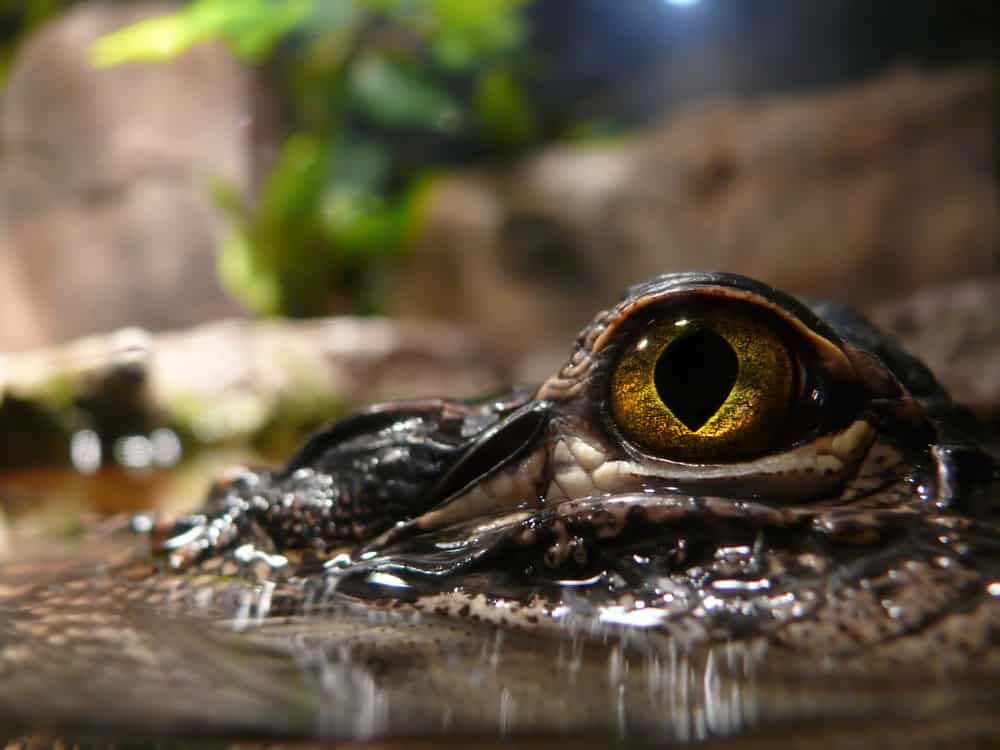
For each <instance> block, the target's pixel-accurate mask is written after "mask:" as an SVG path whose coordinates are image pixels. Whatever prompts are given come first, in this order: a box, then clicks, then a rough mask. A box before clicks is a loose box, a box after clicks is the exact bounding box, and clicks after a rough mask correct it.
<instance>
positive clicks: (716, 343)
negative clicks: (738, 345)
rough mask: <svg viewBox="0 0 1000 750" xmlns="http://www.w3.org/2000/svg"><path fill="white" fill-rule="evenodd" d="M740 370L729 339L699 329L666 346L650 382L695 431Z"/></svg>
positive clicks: (670, 406) (716, 406)
mask: <svg viewBox="0 0 1000 750" xmlns="http://www.w3.org/2000/svg"><path fill="white" fill-rule="evenodd" d="M739 370H740V361H739V358H738V357H737V356H736V352H734V351H733V348H732V347H731V346H730V345H729V342H728V341H726V340H725V339H724V338H722V336H720V335H719V334H717V333H715V332H714V331H710V330H707V329H701V330H696V331H692V332H691V333H689V334H688V335H686V336H683V337H681V338H679V339H677V340H676V341H674V342H673V343H672V344H670V346H668V347H667V348H666V350H665V351H664V352H663V354H661V355H660V358H659V359H658V360H657V362H656V369H655V370H654V371H653V383H654V385H655V386H656V393H657V395H659V397H660V400H661V401H662V402H663V403H664V404H665V405H666V407H667V408H668V409H670V411H672V412H673V413H674V416H676V417H677V418H678V419H679V420H680V421H681V422H683V423H684V425H685V426H686V427H687V428H688V429H689V430H691V431H692V432H694V431H696V430H698V429H699V428H701V426H702V425H704V424H705V422H707V421H708V420H709V419H711V418H712V415H713V414H715V412H717V411H718V410H719V407H720V406H722V404H723V403H725V400H726V398H727V397H728V396H729V392H730V391H732V390H733V385H734V384H735V383H736V376H737V375H738V374H739Z"/></svg>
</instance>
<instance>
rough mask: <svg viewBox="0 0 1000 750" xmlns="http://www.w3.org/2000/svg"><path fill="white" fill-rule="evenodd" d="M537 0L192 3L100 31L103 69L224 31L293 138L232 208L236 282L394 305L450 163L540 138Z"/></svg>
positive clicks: (228, 275)
mask: <svg viewBox="0 0 1000 750" xmlns="http://www.w3.org/2000/svg"><path fill="white" fill-rule="evenodd" d="M530 1H531V0H285V1H283V2H279V1H278V0H193V1H192V2H191V3H189V4H188V5H186V6H184V7H183V8H181V9H180V10H178V11H176V12H174V13H171V14H168V15H164V16H159V17H155V18H150V19H148V20H144V21H142V22H140V23H137V24H134V25H132V26H129V27H127V28H125V29H122V30H120V31H117V32H114V33H112V34H109V35H107V36H105V37H103V38H101V39H99V40H98V41H97V43H96V44H95V46H94V48H93V61H94V63H95V64H96V65H98V66H109V65H117V64H120V63H125V62H132V61H156V60H164V59H169V58H171V57H173V56H175V55H177V54H180V53H182V52H183V51H184V50H186V49H188V48H189V47H191V46H192V45H195V44H198V43H200V42H203V41H207V40H212V39H221V40H223V41H225V42H226V43H227V44H228V45H229V46H230V48H231V49H232V50H233V51H234V52H235V54H237V55H238V56H239V57H241V58H242V59H244V60H246V61H249V62H251V63H253V64H255V65H257V66H258V70H259V74H260V75H262V76H264V78H265V80H267V81H268V83H269V85H270V86H271V87H272V88H273V89H274V90H277V91H278V92H280V93H281V95H282V96H283V97H284V102H283V104H284V106H285V107H286V109H287V112H285V115H286V118H287V120H288V123H289V125H290V127H288V130H289V131H290V132H289V135H288V136H287V137H286V138H285V140H284V142H283V143H282V145H281V147H280V150H279V153H278V154H277V157H276V158H275V160H274V162H273V163H272V164H271V165H270V169H269V173H268V174H267V175H266V176H265V177H264V178H263V180H262V181H261V184H260V185H259V186H257V190H256V191H255V192H256V195H254V196H253V197H252V198H247V197H245V196H243V195H241V194H240V193H239V192H238V191H236V190H234V189H233V188H232V187H231V186H225V185H218V186H216V190H215V193H216V197H217V200H218V201H219V203H220V205H222V206H223V207H224V208H225V210H226V212H227V214H228V215H229V216H230V217H231V218H232V219H233V230H232V232H231V234H230V235H229V237H228V239H227V240H226V241H225V243H224V245H223V247H222V248H221V252H220V258H219V269H220V274H221V278H222V279H223V282H224V283H225V284H226V286H227V287H228V288H229V289H230V290H231V291H232V292H234V293H235V294H236V295H237V296H238V297H240V298H241V299H242V300H243V301H244V302H246V303H247V304H249V305H250V306H251V307H252V308H253V309H255V310H257V311H258V312H261V313H265V314H292V315H310V314H317V313H322V312H324V311H326V310H328V309H329V308H330V307H331V306H332V305H333V304H334V303H336V304H338V306H340V307H343V305H344V303H349V304H350V305H351V306H352V307H353V309H356V310H361V311H372V310H377V309H379V308H380V307H381V306H382V304H383V302H384V295H385V293H386V290H387V289H388V282H389V280H390V279H391V275H392V272H393V270H394V269H395V268H396V267H397V266H398V259H399V258H400V256H401V253H403V252H404V251H405V248H406V245H407V240H408V238H410V237H411V236H412V235H413V233H414V232H416V231H419V223H420V215H421V210H420V208H421V205H422V203H423V201H422V197H423V196H424V195H425V194H426V186H427V185H428V183H429V181H430V179H431V178H432V177H433V175H434V173H435V172H437V171H439V170H440V169H441V168H442V167H444V166H446V165H448V164H451V163H456V162H461V161H468V160H470V159H474V158H479V159H482V158H487V159H488V158H496V157H498V156H506V155H510V154H511V153H512V152H515V151H516V150H518V149H522V148H524V147H526V146H528V145H530V144H531V143H533V142H535V141H537V140H538V139H539V138H540V134H539V127H538V126H537V123H536V114H535V111H534V108H533V106H532V102H531V101H530V97H529V96H528V95H527V94H526V86H525V81H526V79H527V78H528V77H529V76H530V72H531V71H530V55H527V54H525V52H526V48H527V41H528V32H529V29H527V28H526V24H527V22H526V17H525V15H524V8H525V6H526V5H528V4H529V2H530Z"/></svg>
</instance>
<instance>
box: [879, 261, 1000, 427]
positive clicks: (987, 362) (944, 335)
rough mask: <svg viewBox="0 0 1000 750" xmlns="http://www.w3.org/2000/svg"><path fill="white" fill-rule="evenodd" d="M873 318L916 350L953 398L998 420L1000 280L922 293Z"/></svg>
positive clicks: (891, 304)
mask: <svg viewBox="0 0 1000 750" xmlns="http://www.w3.org/2000/svg"><path fill="white" fill-rule="evenodd" d="M872 319H873V320H874V321H875V322H876V323H877V324H878V325H879V326H881V327H882V328H883V329H884V330H886V331H889V332H890V333H892V334H894V335H895V336H897V337H898V338H899V339H900V340H901V341H902V342H903V344H904V345H905V346H906V347H907V348H908V349H909V350H910V351H913V352H918V353H919V354H920V358H921V359H922V360H923V361H924V362H925V363H926V364H927V366H928V367H930V368H931V370H933V371H934V374H935V375H936V376H937V377H938V378H939V379H940V380H941V382H942V383H943V384H944V386H945V387H946V388H947V389H948V390H949V391H950V392H951V394H952V396H953V397H954V398H955V399H956V400H958V401H960V402H961V403H963V404H965V405H967V406H969V407H971V408H972V409H974V410H975V411H977V412H979V413H980V414H981V415H983V416H984V417H987V418H989V419H991V420H993V421H994V422H1000V276H998V277H994V278H990V279H980V280H970V281H963V282H958V283H955V284H947V285H943V286H940V287H935V288H932V289H925V290H921V291H919V292H916V293H914V294H912V295H910V296H909V297H907V298H904V299H900V300H896V301H894V302H887V303H884V304H882V305H878V306H877V307H875V308H874V309H873V310H872Z"/></svg>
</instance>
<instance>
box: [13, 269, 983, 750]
mask: <svg viewBox="0 0 1000 750" xmlns="http://www.w3.org/2000/svg"><path fill="white" fill-rule="evenodd" d="M998 474H1000V472H998V469H997V464H996V462H995V460H994V458H993V457H991V455H990V454H989V452H988V451H987V450H985V449H984V448H983V447H982V443H981V428H980V426H979V425H978V424H977V423H976V421H975V419H974V418H973V417H972V416H971V415H970V414H969V413H968V412H966V411H965V410H964V409H963V408H962V407H960V406H958V405H956V404H955V403H953V402H952V401H951V399H950V398H949V396H948V394H947V393H946V392H945V391H944V390H943V389H942V388H941V386H940V385H939V384H938V383H937V381H936V380H935V379H934V377H933V375H932V374H931V373H930V372H929V371H928V369H927V368H926V367H925V366H924V365H923V364H921V363H920V361H919V360H917V359H916V358H914V357H913V356H911V355H910V354H908V353H906V352H905V351H903V350H902V349H901V348H900V347H899V346H898V345H897V344H896V343H894V342H893V341H892V340H891V339H889V338H887V337H886V336H884V335H882V334H881V333H880V332H879V331H878V330H876V329H875V328H874V327H873V326H872V325H871V324H870V323H868V322H867V321H866V320H864V319H863V318H861V317H860V316H858V315H856V314H855V313H853V312H851V311H850V310H848V309H846V308H843V307H840V306H837V305H834V304H829V303H814V304H812V305H809V306H807V305H806V304H803V303H802V302H800V301H797V300H795V299H793V298H792V297H790V296H788V295H785V294H783V293H781V292H779V291H777V290H775V289H772V288H770V287H767V286H765V285H763V284H761V283H758V282H756V281H753V280H751V279H748V278H745V277H741V276H735V275H731V274H722V273H686V274H671V275H666V276H661V277H657V278H654V279H652V280H650V281H648V282H645V283H642V284H639V285H636V286H634V287H632V288H630V289H629V290H628V291H627V292H626V294H625V295H624V296H623V298H622V299H621V301H620V302H619V303H618V304H616V305H615V306H613V307H611V308H609V309H607V310H605V311H602V312H600V313H599V314H598V315H597V316H596V317H595V318H594V320H593V321H592V322H591V324H590V325H588V326H587V327H586V328H585V329H584V330H583V331H582V332H581V333H580V335H579V336H578V338H577V339H576V342H575V344H574V346H573V349H572V352H571V354H570V357H569V359H568V361H567V362H566V364H565V365H564V366H562V367H561V368H560V369H559V370H558V371H557V372H556V373H555V374H553V375H552V376H551V377H550V378H548V379H547V380H546V381H545V382H543V383H542V385H541V386H540V387H538V388H534V389H516V390H513V391H510V392H508V393H503V394H496V395H492V396H490V397H487V398H485V399H482V400H478V401H456V400H450V399H422V400H411V401H404V402H395V403H386V404H377V405H374V406H369V407H367V408H364V409H362V410H360V411H358V412H356V413H354V414H352V415H349V416H347V417H346V418H344V419H342V420H340V421H338V422H336V423H335V424H333V425H331V426H329V427H327V428H325V429H324V430H322V431H320V432H319V433H317V434H315V435H314V436H313V437H312V438H310V439H309V440H308V441H307V442H306V444H305V445H304V446H303V447H302V448H301V450H300V451H299V452H298V453H297V454H296V455H294V456H293V457H292V458H291V459H290V460H289V461H288V463H287V464H286V465H285V466H284V467H282V468H280V469H277V470H266V469H258V468H248V467H237V468H234V469H233V470H232V471H230V472H228V473H227V475H226V476H225V477H222V478H220V479H219V480H218V481H217V482H216V483H215V485H214V486H213V487H212V489H211V491H210V492H209V493H208V497H207V499H206V501H205V503H204V506H203V508H202V509H201V511H200V512H199V513H197V514H194V515H190V516H182V517H175V516H170V515H165V514H157V513H147V514H140V515H137V516H134V517H133V518H131V519H130V520H129V521H128V522H127V523H120V524H118V525H117V526H115V528H112V529H108V528H102V529H101V530H99V531H95V532H94V533H91V534H89V535H88V536H87V537H86V538H85V540H81V543H80V544H79V547H78V549H76V550H75V551H74V553H73V554H71V555H63V556H62V557H56V558H54V559H53V558H49V559H38V560H32V559H31V556H30V555H29V556H26V558H25V559H24V560H19V561H18V562H16V563H10V564H7V565H6V566H5V567H3V568H2V569H0V675H2V677H3V679H2V681H0V722H3V724H4V726H5V728H6V729H7V731H8V733H16V732H24V731H35V730H38V729H39V728H42V729H48V730H52V731H58V732H62V733H64V734H66V733H68V734H69V735H72V734H73V733H77V734H79V735H80V736H87V737H115V738H122V737H138V738H146V739H149V738H151V737H157V738H159V741H163V738H175V739H177V738H186V739H190V738H203V739H204V738H228V737H238V738H258V739H259V738H274V737H279V738H283V739H298V740H304V739H316V738H332V739H352V738H371V737H378V738H392V737H401V736H405V737H414V736H417V737H437V738H441V737H445V736H448V737H470V736H475V737H478V738H480V739H482V738H487V739H489V738H509V737H520V738H526V737H528V738H548V739H549V740H551V739H552V738H554V737H561V738H566V737H569V738H577V739H578V740H580V741H583V742H584V744H586V743H590V742H598V743H599V744H600V743H604V742H606V741H608V740H613V739H617V740H624V741H629V742H636V741H649V742H662V741H671V742H672V741H692V740H705V741H708V740H713V738H714V741H719V742H721V741H732V742H743V741H745V742H748V743H752V742H754V741H761V738H766V737H767V736H770V735H768V733H777V734H775V735H773V736H778V737H785V738H798V740H797V741H801V742H803V743H806V742H807V743H809V744H810V746H812V747H822V746H827V745H824V744H822V742H826V741H829V743H830V744H829V746H835V745H836V743H837V742H838V741H839V742H843V741H844V739H845V738H852V737H854V738H856V737H859V736H861V735H859V734H858V733H859V732H860V733H861V734H863V736H864V737H866V738H868V740H870V741H871V742H872V744H879V742H881V741H882V740H878V739H873V738H875V737H876V736H881V735H884V733H885V732H887V731H891V732H894V733H895V734H894V735H893V736H895V737H897V738H898V737H899V736H903V735H900V734H899V733H900V732H902V733H904V734H905V736H906V737H909V738H910V739H913V738H917V737H924V738H931V739H932V740H934V741H939V740H941V738H942V737H943V738H944V739H945V740H948V741H950V740H956V738H959V739H961V740H962V741H970V740H984V741H987V742H988V741H990V740H991V739H995V738H996V737H998V736H1000V726H998V723H997V722H998V721H1000V720H998V719H997V718H994V716H993V714H994V713H995V706H996V705H998V701H1000V681H998V679H997V678H998V677H1000V524H998V520H1000V502H998V496H1000V493H998V487H1000V483H998ZM880 733H881V735H880ZM755 738H756V739H755ZM727 746H728V745H727ZM733 746H739V745H733ZM747 746H752V745H747Z"/></svg>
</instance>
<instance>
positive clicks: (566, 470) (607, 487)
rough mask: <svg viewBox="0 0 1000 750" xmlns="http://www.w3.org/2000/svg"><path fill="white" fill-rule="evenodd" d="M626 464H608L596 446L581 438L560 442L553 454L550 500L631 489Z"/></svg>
mask: <svg viewBox="0 0 1000 750" xmlns="http://www.w3.org/2000/svg"><path fill="white" fill-rule="evenodd" d="M629 466H630V464H629V463H628V462H625V461H609V460H608V459H607V455H606V454H605V453H604V452H603V451H602V450H601V449H600V448H599V447H598V446H596V445H594V444H593V443H588V442H587V441H586V440H584V439H582V438H579V437H567V438H564V439H562V440H560V441H559V442H558V443H557V444H556V447H555V450H554V451H553V453H552V483H551V485H549V491H548V494H547V500H548V501H549V502H550V503H551V502H561V501H564V500H574V499H576V498H581V497H590V496H592V495H601V494H606V493H611V492H623V491H625V490H626V489H628V488H627V487H626V486H625V485H626V482H627V470H628V467H629Z"/></svg>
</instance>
